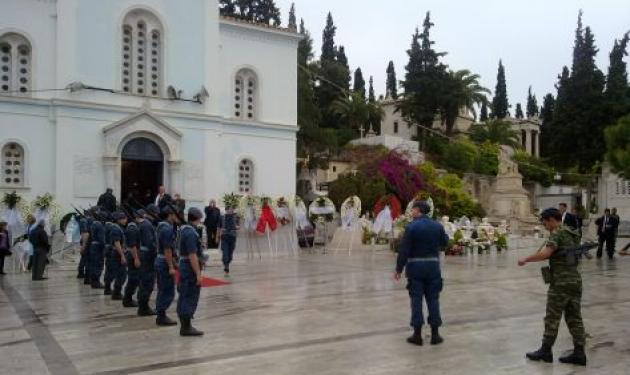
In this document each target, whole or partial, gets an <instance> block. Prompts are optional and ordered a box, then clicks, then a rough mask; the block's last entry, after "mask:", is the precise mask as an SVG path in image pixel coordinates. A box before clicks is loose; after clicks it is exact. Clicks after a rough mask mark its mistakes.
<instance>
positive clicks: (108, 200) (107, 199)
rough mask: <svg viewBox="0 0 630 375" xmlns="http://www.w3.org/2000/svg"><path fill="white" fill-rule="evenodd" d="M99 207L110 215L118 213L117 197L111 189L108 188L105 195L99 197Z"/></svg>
mask: <svg viewBox="0 0 630 375" xmlns="http://www.w3.org/2000/svg"><path fill="white" fill-rule="evenodd" d="M96 205H97V206H99V207H100V208H102V209H104V210H106V211H107V212H109V213H112V212H114V211H116V205H117V203H116V197H115V196H114V191H113V190H112V189H111V188H108V189H107V190H106V191H105V193H103V194H101V196H100V197H98V202H97V203H96Z"/></svg>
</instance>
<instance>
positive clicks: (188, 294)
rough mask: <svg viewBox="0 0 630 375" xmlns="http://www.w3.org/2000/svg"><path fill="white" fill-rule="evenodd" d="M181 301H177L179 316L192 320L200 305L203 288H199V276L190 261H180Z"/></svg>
mask: <svg viewBox="0 0 630 375" xmlns="http://www.w3.org/2000/svg"><path fill="white" fill-rule="evenodd" d="M179 274H180V277H179V285H178V286H177V291H178V292H179V299H178V300H177V315H178V316H179V317H180V318H184V319H192V318H193V317H194V315H195V311H196V310H197V303H199V293H200V292H201V287H199V286H197V276H195V272H194V271H193V269H192V266H191V265H190V261H189V260H188V259H180V261H179Z"/></svg>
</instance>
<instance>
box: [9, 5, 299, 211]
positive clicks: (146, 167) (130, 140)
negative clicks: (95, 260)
mask: <svg viewBox="0 0 630 375" xmlns="http://www.w3.org/2000/svg"><path fill="white" fill-rule="evenodd" d="M299 40H300V35H299V34H297V33H295V32H294V31H291V30H287V29H282V28H275V27H270V26H265V25H257V24H252V23H247V22H242V21H237V20H233V19H227V18H222V17H220V16H219V10H218V4H217V0H176V1H175V0H2V11H1V12H0V150H1V153H2V154H1V163H2V170H1V177H0V193H5V192H11V191H14V190H15V191H17V192H18V193H19V194H21V195H23V196H25V197H26V198H27V199H29V200H30V199H33V198H34V197H35V196H37V195H41V194H43V193H46V192H50V193H52V194H53V195H54V196H55V198H56V199H57V201H58V202H59V203H61V205H62V206H64V207H65V208H66V209H67V208H68V207H69V205H70V204H72V203H73V204H79V205H84V206H85V205H88V204H94V203H95V200H96V198H97V197H98V196H99V195H100V194H101V193H102V192H103V191H104V190H105V189H106V188H112V189H113V190H114V192H115V194H116V196H117V197H118V198H119V199H120V198H121V197H123V198H124V197H126V196H128V195H129V194H134V196H136V197H140V196H142V195H144V194H146V193H147V191H151V194H155V192H156V190H157V188H158V186H159V185H160V184H164V185H165V187H166V189H167V191H168V192H170V193H172V194H175V193H179V194H181V196H182V198H184V199H186V200H187V201H188V203H189V205H197V206H200V205H202V204H204V203H206V202H207V200H208V199H210V198H219V199H220V198H221V197H222V195H223V194H225V193H231V192H235V193H251V194H259V195H263V194H264V195H269V196H272V197H276V196H280V195H289V194H293V193H294V192H295V173H296V167H295V165H296V132H297V65H296V60H297V46H298V43H299Z"/></svg>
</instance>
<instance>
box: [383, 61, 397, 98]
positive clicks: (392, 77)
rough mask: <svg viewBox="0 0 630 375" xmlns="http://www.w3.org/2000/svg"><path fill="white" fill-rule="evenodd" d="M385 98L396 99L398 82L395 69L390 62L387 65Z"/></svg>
mask: <svg viewBox="0 0 630 375" xmlns="http://www.w3.org/2000/svg"><path fill="white" fill-rule="evenodd" d="M385 97H386V98H391V99H398V81H397V80H396V69H395V68H394V62H393V61H390V62H389V65H387V90H386V94H385Z"/></svg>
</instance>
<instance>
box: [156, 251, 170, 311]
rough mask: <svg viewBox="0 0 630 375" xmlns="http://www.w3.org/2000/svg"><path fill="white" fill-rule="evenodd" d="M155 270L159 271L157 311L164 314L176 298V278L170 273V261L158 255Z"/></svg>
mask: <svg viewBox="0 0 630 375" xmlns="http://www.w3.org/2000/svg"><path fill="white" fill-rule="evenodd" d="M155 270H156V273H157V297H156V299H155V311H156V312H157V313H158V315H162V314H164V313H166V310H168V308H169V307H170V306H171V303H173V300H174V299H175V279H174V278H173V276H171V275H170V274H169V273H168V263H167V262H166V259H164V258H161V257H158V258H157V259H156V260H155Z"/></svg>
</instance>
